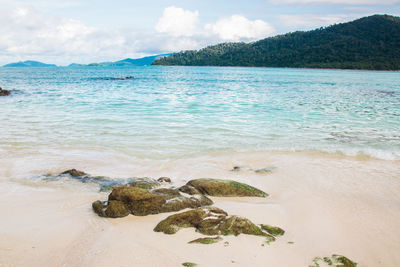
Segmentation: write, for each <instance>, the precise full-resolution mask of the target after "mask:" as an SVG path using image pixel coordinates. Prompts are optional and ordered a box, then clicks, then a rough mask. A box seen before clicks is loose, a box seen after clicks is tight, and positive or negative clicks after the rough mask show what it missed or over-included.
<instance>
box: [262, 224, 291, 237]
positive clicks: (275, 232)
mask: <svg viewBox="0 0 400 267" xmlns="http://www.w3.org/2000/svg"><path fill="white" fill-rule="evenodd" d="M261 229H263V230H264V231H266V232H268V233H269V234H271V235H273V236H281V235H284V234H285V230H283V229H282V228H279V227H277V226H271V225H268V224H261Z"/></svg>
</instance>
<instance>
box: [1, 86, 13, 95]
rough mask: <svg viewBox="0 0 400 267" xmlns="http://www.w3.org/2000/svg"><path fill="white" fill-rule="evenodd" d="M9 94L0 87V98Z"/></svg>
mask: <svg viewBox="0 0 400 267" xmlns="http://www.w3.org/2000/svg"><path fill="white" fill-rule="evenodd" d="M10 94H11V92H10V91H8V90H4V89H3V88H1V87H0V96H8V95H10Z"/></svg>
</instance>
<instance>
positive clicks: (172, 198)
mask: <svg viewBox="0 0 400 267" xmlns="http://www.w3.org/2000/svg"><path fill="white" fill-rule="evenodd" d="M211 204H213V202H212V200H211V199H209V198H207V197H206V196H203V195H196V196H191V197H185V196H183V195H181V194H180V193H179V191H178V190H176V189H167V188H164V189H161V188H160V189H155V190H152V191H149V190H146V189H143V188H140V187H132V186H118V187H114V188H113V190H112V192H111V193H110V195H109V196H108V202H101V201H95V202H94V203H93V204H92V207H93V210H94V211H95V212H96V213H97V214H98V215H99V216H102V217H110V218H119V217H125V216H127V215H129V214H133V215H137V216H145V215H149V214H158V213H162V212H172V211H180V210H182V209H186V208H199V207H201V206H207V205H211Z"/></svg>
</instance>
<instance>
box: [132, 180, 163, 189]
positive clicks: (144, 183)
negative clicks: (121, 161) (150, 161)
mask: <svg viewBox="0 0 400 267" xmlns="http://www.w3.org/2000/svg"><path fill="white" fill-rule="evenodd" d="M130 186H133V187H139V188H143V189H153V188H156V187H159V186H160V183H159V182H158V181H156V180H154V179H153V178H149V177H143V178H135V179H134V180H133V181H132V182H131V183H130Z"/></svg>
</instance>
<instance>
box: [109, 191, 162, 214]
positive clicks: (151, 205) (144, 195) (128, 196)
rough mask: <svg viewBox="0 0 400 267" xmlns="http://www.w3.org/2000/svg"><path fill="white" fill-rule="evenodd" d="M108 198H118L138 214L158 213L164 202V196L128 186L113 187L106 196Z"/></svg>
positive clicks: (133, 212) (132, 211)
mask: <svg viewBox="0 0 400 267" xmlns="http://www.w3.org/2000/svg"><path fill="white" fill-rule="evenodd" d="M108 200H109V201H111V200H118V201H121V202H123V203H125V205H126V207H127V208H128V209H129V210H130V212H131V213H132V214H133V215H138V216H145V215H149V214H157V213H160V212H161V207H162V205H163V204H165V203H166V197H164V196H161V195H157V194H154V193H150V192H149V191H147V190H145V189H142V188H139V187H130V186H120V187H116V188H114V189H113V191H112V192H111V194H110V195H109V196H108Z"/></svg>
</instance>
